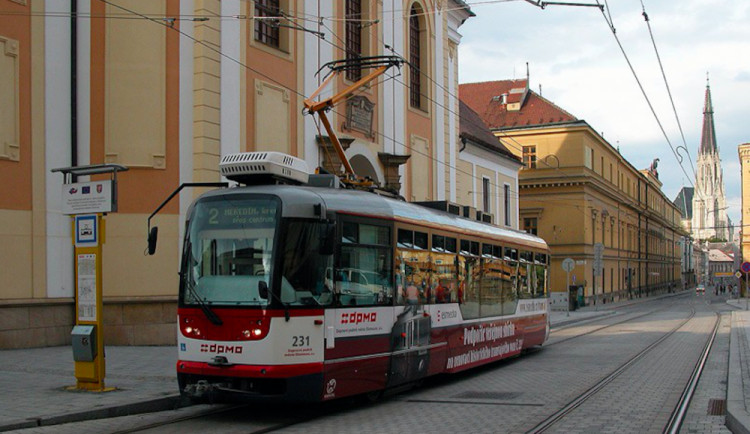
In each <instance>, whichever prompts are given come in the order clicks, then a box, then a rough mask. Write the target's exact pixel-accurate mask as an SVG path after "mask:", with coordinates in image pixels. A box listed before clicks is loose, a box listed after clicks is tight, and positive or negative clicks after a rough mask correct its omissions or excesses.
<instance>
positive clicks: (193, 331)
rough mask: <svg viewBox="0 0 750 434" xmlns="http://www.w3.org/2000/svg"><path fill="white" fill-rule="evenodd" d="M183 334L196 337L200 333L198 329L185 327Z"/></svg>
mask: <svg viewBox="0 0 750 434" xmlns="http://www.w3.org/2000/svg"><path fill="white" fill-rule="evenodd" d="M185 334H187V335H192V336H196V337H197V336H200V335H201V331H200V329H199V328H198V327H191V326H187V327H185Z"/></svg>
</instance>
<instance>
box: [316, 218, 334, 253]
mask: <svg viewBox="0 0 750 434" xmlns="http://www.w3.org/2000/svg"><path fill="white" fill-rule="evenodd" d="M335 244H336V222H326V223H324V224H323V227H322V228H321V233H320V249H319V250H320V251H319V253H320V254H321V255H333V247H334V245H335Z"/></svg>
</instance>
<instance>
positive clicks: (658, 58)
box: [641, 0, 698, 179]
mask: <svg viewBox="0 0 750 434" xmlns="http://www.w3.org/2000/svg"><path fill="white" fill-rule="evenodd" d="M641 9H642V10H643V18H644V20H645V21H646V26H647V27H648V34H649V36H650V37H651V43H652V45H653V46H654V52H655V53H656V60H657V61H658V62H659V69H660V70H661V76H662V78H663V79H664V86H665V87H666V88H667V94H668V95H669V102H670V103H671V104H672V111H673V112H674V118H675V120H676V121H677V127H678V128H679V130H680V136H681V137H682V143H683V145H684V146H683V147H684V148H685V153H686V154H687V156H688V161H690V168H691V169H692V170H693V176H694V177H695V179H698V176H697V174H696V172H695V165H694V164H693V159H692V158H691V157H690V149H689V148H688V145H687V141H686V140H685V133H684V132H683V131H682V123H681V122H680V116H679V115H678V114H677V108H676V107H675V104H674V98H672V91H671V90H670V88H669V82H668V81H667V74H666V73H665V72H664V65H663V64H662V62H661V56H660V55H659V49H658V48H656V40H655V39H654V32H653V31H652V30H651V20H649V18H648V14H647V13H646V6H645V5H644V4H643V0H641ZM678 149H679V148H678ZM680 163H681V162H680Z"/></svg>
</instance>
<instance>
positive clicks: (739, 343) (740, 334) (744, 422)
mask: <svg viewBox="0 0 750 434" xmlns="http://www.w3.org/2000/svg"><path fill="white" fill-rule="evenodd" d="M727 304H729V305H731V306H733V307H735V308H737V309H738V310H735V311H734V312H732V334H731V337H730V338H729V339H730V340H729V376H728V378H727V420H726V425H727V428H729V429H730V430H731V431H732V432H733V433H735V434H736V433H744V434H750V411H748V405H749V404H750V311H749V310H746V309H747V308H748V300H747V299H739V300H737V299H735V300H728V301H727Z"/></svg>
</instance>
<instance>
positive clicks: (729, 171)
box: [459, 0, 750, 225]
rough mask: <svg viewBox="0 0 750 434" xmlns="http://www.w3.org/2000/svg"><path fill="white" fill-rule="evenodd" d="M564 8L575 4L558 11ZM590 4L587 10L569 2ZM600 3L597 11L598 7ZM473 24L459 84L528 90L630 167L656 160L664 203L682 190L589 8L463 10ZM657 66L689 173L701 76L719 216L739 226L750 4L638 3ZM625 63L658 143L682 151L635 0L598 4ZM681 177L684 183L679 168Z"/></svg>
mask: <svg viewBox="0 0 750 434" xmlns="http://www.w3.org/2000/svg"><path fill="white" fill-rule="evenodd" d="M569 1H571V2H575V1H579V0H569ZM580 1H581V2H589V3H595V0H580ZM600 1H601V2H602V3H603V0H600ZM467 3H468V4H469V5H470V6H471V8H472V11H474V13H475V14H476V15H477V16H476V17H473V18H470V19H468V20H467V21H466V22H465V23H464V24H463V26H461V28H460V32H461V34H462V35H463V39H462V40H461V45H460V51H459V81H460V82H461V83H470V82H477V81H490V80H503V79H510V78H523V77H525V75H526V62H528V63H529V69H530V77H531V80H530V86H531V88H532V90H534V91H536V92H539V86H540V85H541V86H542V95H543V96H544V97H545V98H547V99H549V100H551V101H552V102H554V103H555V104H557V105H559V106H560V107H562V108H563V109H565V110H567V111H568V112H570V113H571V114H573V115H574V116H576V117H577V118H579V119H583V120H585V121H587V122H588V123H589V125H591V126H592V128H594V129H595V130H597V131H598V132H600V133H602V134H603V136H604V138H605V139H606V140H607V141H609V142H610V143H611V144H612V145H614V146H619V147H620V152H621V153H622V154H623V155H624V156H625V158H627V159H628V160H629V161H630V163H631V164H633V166H635V167H636V168H646V167H648V166H649V165H650V164H651V161H652V160H653V159H654V158H659V159H660V162H659V175H660V180H661V181H662V182H663V183H664V187H663V190H664V192H665V194H666V195H667V197H669V198H670V199H674V198H675V196H676V195H677V193H678V192H679V190H680V189H681V188H682V187H683V186H691V182H692V183H695V180H694V179H688V177H687V176H685V175H684V174H683V172H682V169H680V167H679V164H678V162H677V159H676V158H675V156H674V154H673V152H672V150H671V149H670V147H669V145H668V143H667V140H666V139H665V138H664V135H663V134H662V132H661V130H660V129H659V126H658V124H657V122H656V120H655V118H654V116H653V114H652V113H651V110H650V109H649V107H648V104H647V103H646V100H645V98H644V97H643V94H642V93H641V91H640V89H639V87H638V84H637V82H636V80H635V78H634V77H633V74H632V72H631V71H630V68H629V67H628V64H627V62H626V60H625V57H624V56H623V54H622V52H621V51H620V48H619V47H618V45H617V41H616V40H615V37H614V36H613V35H612V32H611V31H610V29H609V27H608V25H607V22H606V21H605V19H604V16H603V14H602V13H601V12H600V11H599V9H597V8H587V7H571V6H553V5H550V6H547V8H546V9H544V10H542V9H540V8H537V7H535V6H534V5H532V4H530V3H528V2H526V1H497V2H491V1H490V2H488V1H479V0H476V1H471V0H470V1H468V2H467ZM643 5H644V6H645V11H646V13H647V14H648V17H649V20H650V24H651V29H652V32H653V34H654V39H655V41H656V47H657V49H658V52H659V56H660V57H661V61H662V63H663V65H664V69H665V72H666V76H667V80H668V83H669V88H670V90H671V92H672V96H673V98H674V103H675V106H676V109H677V115H678V116H679V119H680V123H681V124H682V130H683V132H684V134H685V141H686V143H687V147H688V149H689V151H690V157H691V158H692V160H693V162H694V163H695V162H696V159H697V154H698V146H699V144H700V137H701V127H702V122H703V103H704V97H705V90H706V73H707V72H708V73H709V75H710V84H711V97H712V100H713V104H714V121H715V125H716V136H717V141H718V145H719V152H720V156H721V160H722V167H723V169H724V183H725V189H726V194H727V202H728V205H729V209H728V213H729V216H730V218H731V219H732V221H733V222H734V223H735V225H739V222H740V207H741V196H740V168H739V159H738V155H737V146H738V145H739V144H742V143H748V142H750V1H747V0H681V1H664V0H659V1H655V0H643ZM608 6H609V13H610V14H611V16H612V21H613V23H614V26H615V28H616V30H617V36H618V38H619V39H620V42H621V43H622V45H623V48H624V50H625V53H626V54H627V56H628V57H629V59H630V62H631V63H632V64H633V68H634V69H635V71H636V73H637V74H638V78H639V80H640V81H641V83H642V84H643V87H644V89H645V91H646V94H647V96H648V98H649V99H650V100H651V103H652V104H653V106H654V110H655V111H656V114H657V116H658V117H659V120H660V121H661V123H662V125H663V127H664V129H665V131H666V133H667V137H668V138H669V141H670V142H671V143H672V145H673V146H674V147H677V146H681V145H683V141H682V137H681V135H680V131H679V128H678V126H677V121H676V119H675V115H674V112H673V110H672V106H671V103H670V102H669V98H668V94H667V90H666V87H665V84H664V79H663V78H662V75H661V71H660V69H659V63H658V60H657V58H656V53H655V51H654V47H653V45H652V42H651V38H650V36H649V32H648V27H647V25H646V22H645V20H644V18H643V15H642V12H643V10H642V6H641V1H640V0H609V1H608ZM684 167H685V170H686V171H687V172H688V174H690V175H691V177H692V174H693V171H692V169H691V168H690V163H689V162H688V159H687V158H685V159H684Z"/></svg>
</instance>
